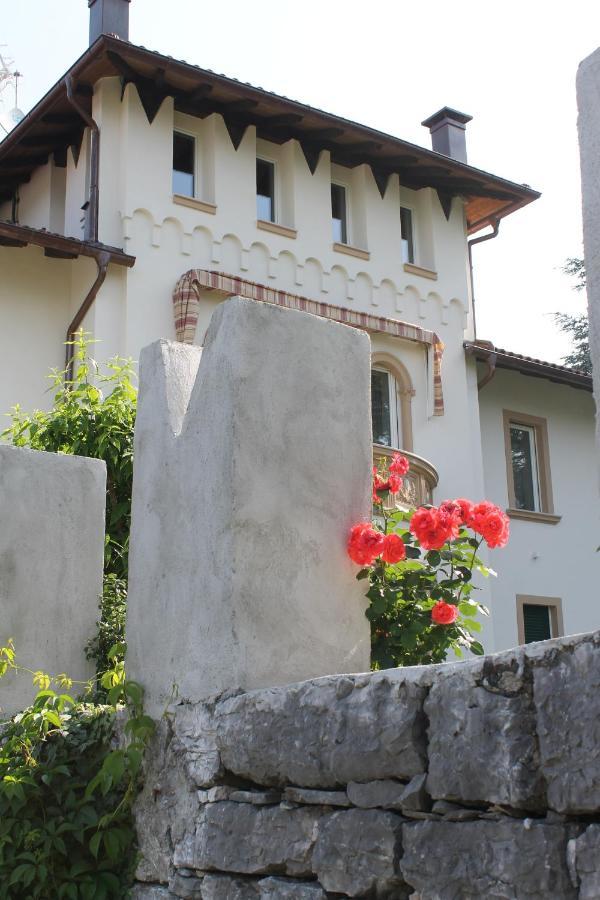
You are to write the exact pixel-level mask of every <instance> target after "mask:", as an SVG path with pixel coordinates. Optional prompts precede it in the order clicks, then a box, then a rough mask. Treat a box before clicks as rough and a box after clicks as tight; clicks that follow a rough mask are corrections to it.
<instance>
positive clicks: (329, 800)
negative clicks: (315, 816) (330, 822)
mask: <svg viewBox="0 0 600 900" xmlns="http://www.w3.org/2000/svg"><path fill="white" fill-rule="evenodd" d="M283 799H284V800H285V801H287V802H288V803H306V804H308V805H309V806H344V807H348V806H350V801H349V800H348V795H347V794H346V791H316V790H313V789H311V788H294V787H289V788H286V789H285V791H284V792H283Z"/></svg>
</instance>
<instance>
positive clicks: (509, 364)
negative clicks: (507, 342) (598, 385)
mask: <svg viewBox="0 0 600 900" xmlns="http://www.w3.org/2000/svg"><path fill="white" fill-rule="evenodd" d="M464 348H465V352H466V354H467V356H472V357H474V358H475V359H476V360H477V361H478V362H482V363H486V364H487V365H490V363H491V365H492V367H493V368H495V369H508V370H510V371H512V372H520V373H521V375H529V376H531V377H532V378H545V379H546V380H547V381H553V382H554V383H555V384H566V385H568V386H569V387H574V388H579V389H580V390H583V391H590V392H591V391H592V376H591V375H586V374H585V373H584V372H578V371H577V370H576V369H569V368H567V366H559V365H556V363H550V362H544V361H543V360H541V359H533V358H532V357H530V356H521V355H520V354H519V353H511V352H510V351H508V350H501V349H500V348H498V347H494V345H493V344H492V343H491V342H490V341H465V343H464Z"/></svg>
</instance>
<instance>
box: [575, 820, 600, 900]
mask: <svg viewBox="0 0 600 900" xmlns="http://www.w3.org/2000/svg"><path fill="white" fill-rule="evenodd" d="M573 843H574V845H575V871H576V873H577V878H578V879H579V900H598V897H600V825H590V826H589V828H587V829H586V830H585V831H584V833H583V834H582V835H581V836H580V837H578V838H577V840H576V841H574V842H573Z"/></svg>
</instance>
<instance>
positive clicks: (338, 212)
mask: <svg viewBox="0 0 600 900" xmlns="http://www.w3.org/2000/svg"><path fill="white" fill-rule="evenodd" d="M331 226H332V233H333V240H334V242H335V243H336V244H347V243H348V214H347V209H346V188H345V187H343V185H341V184H332V185H331Z"/></svg>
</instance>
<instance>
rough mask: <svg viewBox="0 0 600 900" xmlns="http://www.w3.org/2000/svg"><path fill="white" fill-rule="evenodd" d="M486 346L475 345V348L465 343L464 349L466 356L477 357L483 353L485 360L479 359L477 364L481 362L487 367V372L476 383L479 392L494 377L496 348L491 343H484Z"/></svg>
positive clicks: (482, 344)
mask: <svg viewBox="0 0 600 900" xmlns="http://www.w3.org/2000/svg"><path fill="white" fill-rule="evenodd" d="M485 344H487V346H484V342H483V341H482V342H481V343H479V344H477V346H475V345H474V344H472V343H469V342H466V343H465V345H464V346H465V349H466V352H467V355H468V356H474V357H477V355H479V354H482V353H485V354H486V356H485V359H481V358H480V359H479V362H482V363H483V364H484V365H485V366H486V367H487V372H486V373H485V375H484V376H483V377H482V378H479V379H478V381H477V391H478V392H479V391H480V390H481V389H482V388H484V387H485V386H486V384H489V382H490V381H491V380H492V378H493V377H494V375H495V374H496V359H497V354H496V348H495V347H494V345H493V344H492V343H491V342H488V341H485Z"/></svg>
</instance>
